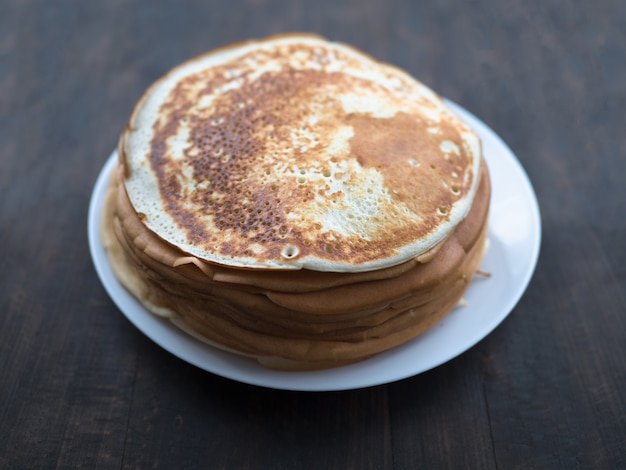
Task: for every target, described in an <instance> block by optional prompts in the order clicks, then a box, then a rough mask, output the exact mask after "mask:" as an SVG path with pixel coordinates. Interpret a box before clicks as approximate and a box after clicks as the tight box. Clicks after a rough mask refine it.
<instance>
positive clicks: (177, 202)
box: [102, 35, 490, 370]
mask: <svg viewBox="0 0 626 470" xmlns="http://www.w3.org/2000/svg"><path fill="white" fill-rule="evenodd" d="M118 151H119V155H120V162H121V164H120V166H119V167H118V168H117V169H116V172H115V175H114V177H113V179H112V182H111V188H110V191H109V195H108V197H107V201H106V204H105V213H104V218H103V226H102V229H103V240H104V243H105V246H106V248H107V250H108V253H109V258H110V260H111V265H112V267H113V269H114V272H115V273H116V275H117V277H118V278H119V279H120V281H121V282H122V284H124V285H125V286H126V287H127V288H128V289H129V290H130V291H131V293H133V294H134V295H135V296H136V297H137V298H138V299H139V300H140V301H141V302H142V303H143V304H144V305H145V306H146V307H147V308H148V310H150V311H152V312H153V313H155V314H158V315H161V316H164V317H166V318H169V319H170V320H171V321H173V322H174V323H175V324H176V325H177V326H179V327H180V328H182V329H183V330H185V331H187V332H188V333H190V334H192V335H193V336H196V337H198V338H200V339H202V340H203V341H206V342H207V343H209V344H211V345H214V346H217V347H220V348H222V349H225V350H228V351H232V352H236V353H239V354H243V355H247V356H250V357H254V358H256V359H257V360H258V361H259V362H260V363H261V364H263V365H265V366H267V367H273V368H279V369H287V370H292V369H297V370H300V369H319V368H326V367H334V366H338V365H342V364H348V363H351V362H355V361H360V360H363V359H366V358H368V357H371V356H372V355H374V354H377V353H379V352H382V351H384V350H387V349H389V348H391V347H394V346H396V345H399V344H402V343H403V342H406V341H408V340H410V339H412V338H414V337H416V336H417V335H419V334H420V333H422V332H423V331H425V330H426V329H428V328H429V327H430V326H432V325H433V324H434V323H435V322H437V321H438V320H439V319H440V318H442V317H443V316H444V315H445V314H446V313H447V312H448V311H449V310H450V309H452V308H453V307H454V306H455V305H456V303H457V302H458V300H459V298H460V297H461V295H462V294H463V292H464V291H465V289H466V288H467V286H468V284H469V282H470V280H471V278H472V276H473V275H474V273H475V272H476V269H477V267H478V263H479V262H480V260H481V258H482V255H483V251H484V246H485V239H486V233H487V215H488V209H489V197H490V184H489V175H488V172H487V168H486V167H485V164H484V161H483V159H482V157H481V148H480V142H479V140H478V138H477V137H476V135H475V134H474V133H473V132H472V131H471V130H470V129H469V128H468V127H467V126H466V125H465V124H464V123H463V122H462V121H461V120H460V119H459V118H458V117H457V116H456V115H455V114H454V113H452V112H451V111H450V110H448V108H447V107H446V106H445V105H444V103H443V102H442V101H441V100H440V99H439V98H438V97H437V96H436V95H435V94H434V93H433V92H432V91H430V90H429V89H428V88H426V87H425V86H424V85H422V84H421V83H419V82H417V81H416V80H414V79H413V78H411V77H410V76H408V75H407V74H405V73H404V72H402V71H400V70H399V69H396V68H394V67H391V66H389V65H384V64H381V63H378V62H375V61H374V60H372V59H371V58H369V57H368V56H366V55H364V54H362V53H361V52H359V51H356V50H355V49H353V48H350V47H348V46H345V45H340V44H336V43H331V42H328V41H325V40H323V39H321V38H318V37H314V36H308V35H290V36H281V37H273V38H269V39H266V40H262V41H256V42H247V43H242V44H237V45H234V46H230V47H227V48H223V49H220V50H217V51H213V52H211V53H208V54H206V55H203V56H200V57H198V58H195V59H193V60H191V61H189V62H187V63H185V64H183V65H181V66H179V67H177V68H176V69H174V70H173V71H172V72H170V73H169V74H167V75H166V76H165V77H164V78H162V79H160V80H159V81H157V82H156V83H155V85H153V86H152V87H151V88H150V89H149V90H148V91H147V92H146V93H145V94H144V96H143V97H142V98H141V100H140V101H139V103H138V104H137V106H136V108H135V110H134V112H133V114H132V116H131V119H130V122H129V125H128V127H127V129H126V130H125V132H124V133H123V135H122V136H121V138H120V145H119V147H118Z"/></svg>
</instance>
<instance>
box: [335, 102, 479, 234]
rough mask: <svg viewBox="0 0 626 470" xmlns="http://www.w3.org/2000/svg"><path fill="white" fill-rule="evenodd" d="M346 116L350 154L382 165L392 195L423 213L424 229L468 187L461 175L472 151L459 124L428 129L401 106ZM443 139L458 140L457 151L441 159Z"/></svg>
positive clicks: (364, 162) (363, 161)
mask: <svg viewBox="0 0 626 470" xmlns="http://www.w3.org/2000/svg"><path fill="white" fill-rule="evenodd" d="M347 122H348V123H349V124H351V125H352V126H353V128H354V136H353V137H352V139H351V140H350V145H351V151H352V155H353V156H354V157H356V159H357V160H358V161H359V163H361V165H363V166H364V167H375V168H377V169H378V170H380V172H381V173H382V174H383V175H384V177H385V183H386V185H387V187H389V188H393V189H394V191H395V192H394V197H395V198H396V199H397V200H398V201H400V202H403V203H405V204H406V205H407V206H408V207H409V208H410V209H411V210H412V211H413V212H415V213H417V214H421V215H422V216H423V217H424V219H425V223H424V225H423V232H424V233H428V232H429V231H430V230H431V229H432V228H433V227H434V226H436V225H437V224H438V223H439V220H440V218H441V215H442V214H446V213H448V212H449V211H450V209H451V207H452V204H453V203H454V202H456V201H458V200H459V199H460V198H461V197H463V196H465V194H466V193H467V191H468V190H469V187H468V186H467V185H464V183H463V175H464V172H465V168H466V167H467V166H468V165H470V157H469V156H468V155H467V152H466V150H465V149H464V148H463V146H462V144H461V142H462V140H461V135H460V133H459V131H458V129H457V128H456V127H454V126H452V125H450V123H446V122H440V123H438V124H437V127H438V128H439V132H438V133H437V134H432V133H430V132H428V125H427V123H426V122H425V121H424V120H423V119H421V118H419V117H416V116H411V115H409V114H406V113H403V112H399V113H397V114H396V115H394V116H393V117H390V118H375V117H371V116H368V115H363V114H351V115H349V116H348V117H347ZM443 140H449V141H451V142H454V143H456V144H457V146H458V147H459V150H460V152H459V153H460V155H456V154H451V155H449V156H448V158H447V159H442V157H441V150H440V148H439V145H440V142H442V141H443ZM409 161H410V162H413V163H412V164H411V163H410V162H409ZM407 163H409V164H407ZM407 174H409V175H410V176H409V177H407ZM453 175H456V176H453ZM451 188H456V190H455V191H452V190H451Z"/></svg>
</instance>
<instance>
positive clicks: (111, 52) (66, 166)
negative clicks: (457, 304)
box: [0, 0, 626, 469]
mask: <svg viewBox="0 0 626 470" xmlns="http://www.w3.org/2000/svg"><path fill="white" fill-rule="evenodd" d="M157 3H158V4H159V5H158V6H157ZM293 30H300V31H312V32H317V33H321V34H323V35H325V36H327V37H329V38H332V39H336V40H341V41H345V42H348V43H351V44H353V45H355V46H357V47H359V48H361V49H363V50H365V51H367V52H368V53H370V54H371V55H373V56H375V57H377V58H379V59H381V60H384V61H388V62H391V63H393V64H396V65H398V66H400V67H403V68H405V69H407V70H408V71H409V72H410V73H412V74H413V75H415V76H417V77H419V78H420V79H421V80H422V81H424V82H425V83H427V84H428V85H430V86H431V87H433V88H434V89H436V90H437V91H439V92H440V93H441V94H443V95H445V96H447V97H449V98H451V99H453V100H454V101H456V102H458V103H460V104H461V105H463V106H464V107H466V108H468V109H470V110H471V111H472V112H473V113H475V114H476V115H477V116H479V117H480V118H482V119H483V120H484V121H485V122H486V123H487V124H489V125H490V126H491V127H493V129H495V130H496V132H498V133H499V134H500V135H501V136H502V137H503V139H504V140H505V141H506V142H507V143H508V144H509V145H510V147H511V148H512V149H513V151H514V152H515V153H516V155H517V156H518V158H519V160H520V161H521V163H522V164H523V166H524V167H525V169H526V171H527V173H528V175H529V177H530V179H531V181H532V182H533V185H534V188H535V190H536V193H537V197H538V200H539V203H540V207H541V212H542V223H543V241H542V251H541V257H540V260H539V264H538V266H537V269H536V272H535V276H534V278H533V280H532V282H531V284H530V286H529V288H528V290H527V292H526V294H525V295H524V297H523V298H522V300H521V301H520V302H519V304H518V305H517V307H516V308H515V309H514V310H513V312H512V314H511V315H510V316H509V317H508V318H507V319H506V321H505V322H504V323H503V324H502V325H501V326H500V327H499V328H498V329H496V330H495V331H494V332H493V333H492V334H490V335H489V336H488V337H487V338H485V339H484V340H483V341H481V342H480V343H479V344H478V345H476V346H475V347H473V348H472V349H470V350H469V351H467V352H466V353H465V354H463V355H461V356H459V357H457V358H455V359H454V360H452V361H450V362H448V363H446V364H444V365H442V366H440V367H438V368H436V369H434V370H431V371H429V372H426V373H423V374H421V375H419V376H416V377H412V378H409V379H405V380H402V381H400V382H396V383H392V384H388V385H381V386H377V387H371V388H366V389H361V390H354V391H344V392H322V393H305V392H288V391H279V390H271V389H264V388H260V387H255V386H251V385H245V384H241V383H237V382H234V381H231V380H228V379H224V378H220V377H218V376H215V375H212V374H210V373H208V372H205V371H203V370H200V369H198V368H196V367H194V366H191V365H189V364H187V363H186V362H183V361H182V360H180V359H178V358H176V357H174V356H172V355H170V354H169V353H167V352H165V351H164V350H163V349H161V348H160V347H159V346H158V345H156V344H154V343H153V342H151V341H150V340H149V339H148V338H147V337H145V336H144V335H143V334H142V333H141V332H140V331H138V330H137V329H136V328H135V327H133V326H132V324H131V323H130V322H129V321H128V320H127V319H126V318H125V317H124V316H123V315H122V314H121V313H120V311H119V310H118V309H117V308H116V307H115V306H114V304H113V303H112V301H111V300H110V299H109V297H108V296H107V294H106V293H105V291H104V289H103V287H102V285H101V283H100V281H99V280H98V278H97V276H96V273H95V271H94V267H93V264H92V261H91V259H90V256H89V251H88V245H87V237H86V220H87V208H88V202H89V197H90V193H91V190H92V187H93V185H94V182H95V179H96V177H97V175H98V173H99V171H100V169H101V167H102V165H103V164H104V162H105V160H106V159H107V157H108V155H109V154H110V152H111V151H112V149H113V148H114V146H115V145H116V139H117V136H118V134H119V133H120V131H121V130H122V128H123V126H124V125H125V123H126V120H127V118H128V115H129V113H130V110H131V108H132V106H133V104H134V102H135V101H136V100H137V99H138V97H139V96H140V94H141V92H142V91H143V90H144V88H146V87H147V86H148V85H149V84H150V83H151V82H152V81H153V80H155V79H156V78H157V77H159V76H160V75H161V74H162V73H164V72H165V71H167V70H168V69H169V68H170V67H172V66H173V65H175V64H177V63H179V62H180V61H182V60H184V59H186V58H189V57H191V56H193V55H195V54H198V53H200V52H203V51H205V50H208V49H211V48H213V47H216V46H219V45H222V44H225V43H229V42H232V41H237V40H242V39H247V38H252V37H263V36H266V35H268V34H273V33H279V32H284V31H293ZM625 109H626V7H625V6H624V4H623V2H621V1H619V0H615V1H610V0H587V1H578V2H572V1H567V0H562V1H559V0H549V1H542V2H540V1H537V2H529V1H519V0H512V1H504V2H503V1H497V0H491V1H489V0H478V1H472V2H461V1H458V2H456V1H451V0H440V1H438V2H417V1H415V2H414V1H411V0H376V1H356V0H353V1H349V2H341V1H339V0H318V1H317V2H304V1H290V0H284V1H270V0H247V1H246V0H227V1H209V2H206V1H187V2H176V1H162V2H148V1H145V2H140V1H131V0H129V1H123V0H108V1H98V2H87V1H82V2H79V1H76V2H71V1H62V0H58V1H44V0H31V1H17V0H14V1H11V0H8V1H6V0H5V1H4V2H2V4H1V6H0V254H1V256H0V268H1V269H0V467H2V468H74V467H82V468H90V469H91V468H152V467H159V468H237V469H238V468H262V469H263V468H272V469H273V468H276V469H278V468H280V469H283V468H312V469H322V468H337V469H345V468H357V469H361V468H374V469H378V468H399V469H400V468H407V469H408V468H411V469H412V468H426V469H439V468H477V469H486V468H499V469H510V468H523V469H527V468H545V469H554V468H564V469H572V468H585V469H587V468H594V469H595V468H610V469H620V468H626V398H625V397H626V293H625V292H626V137H625V133H626V118H625V116H626V113H625Z"/></svg>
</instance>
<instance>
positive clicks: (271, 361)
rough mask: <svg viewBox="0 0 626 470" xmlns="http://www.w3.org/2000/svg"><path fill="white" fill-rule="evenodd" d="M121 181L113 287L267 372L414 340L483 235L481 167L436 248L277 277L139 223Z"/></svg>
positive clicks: (113, 210) (447, 297) (107, 214)
mask: <svg viewBox="0 0 626 470" xmlns="http://www.w3.org/2000/svg"><path fill="white" fill-rule="evenodd" d="M122 178H123V177H122V171H121V170H120V168H119V167H118V168H117V169H116V173H115V175H114V177H113V178H112V181H111V186H110V189H109V192H108V194H107V198H106V202H105V210H104V214H103V224H102V239H103V242H104V245H105V248H106V249H107V252H108V256H109V260H110V262H111V266H112V268H113V271H114V273H115V275H116V276H117V277H118V279H119V280H120V282H121V283H122V284H123V285H124V286H125V287H126V288H127V289H128V290H129V291H130V292H131V293H132V294H133V295H134V296H135V297H137V298H138V299H139V300H140V301H141V302H142V303H143V305H144V306H145V307H146V308H147V309H148V310H149V311H151V312H153V313H155V314H157V315H160V316H163V317H166V318H169V319H170V320H171V321H172V322H173V323H174V324H175V325H177V326H178V327H180V328H181V329H183V330H184V331H186V332H188V333H189V334H190V335H193V336H195V337H197V338H199V339H201V340H203V341H205V342H207V343H209V344H211V345H212V346H215V347H218V348H221V349H225V350H227V351H231V352H235V353H238V354H243V355H246V356H250V357H254V358H256V359H257V360H258V361H259V363H261V364H262V365H264V366H266V367H269V368H274V369H282V370H312V369H323V368H330V367H336V366H339V365H344V364H349V363H353V362H357V361H360V360H363V359H366V358H368V357H371V356H373V355H375V354H377V353H380V352H382V351H385V350H387V349H390V348H392V347H394V346H397V345H399V344H402V343H404V342H406V341H408V340H410V339H413V338H415V337H416V336H418V335H419V334H421V333H423V332H424V331H426V330H427V329H428V328H430V327H431V326H433V325H434V324H435V323H436V322H438V321H439V320H440V319H441V318H442V317H443V316H444V315H445V314H446V313H448V312H449V311H450V310H451V309H452V308H453V307H454V306H455V305H456V304H457V303H458V301H459V299H460V298H461V296H462V295H463V293H464V292H465V290H466V289H467V286H468V285H469V282H470V280H471V279H472V277H473V276H474V274H475V272H476V270H477V269H478V264H479V263H480V260H481V259H482V256H483V252H484V247H485V240H486V237H487V214H488V209H489V197H490V185H489V176H488V173H487V169H486V167H485V165H484V162H483V171H482V174H481V181H480V187H479V190H478V193H477V194H476V197H475V200H474V203H473V206H472V209H471V210H470V213H469V214H468V215H467V217H466V218H465V219H464V220H463V221H462V222H461V223H460V224H459V226H458V227H457V228H456V230H455V231H454V232H453V233H452V234H451V235H450V236H449V237H448V238H447V239H446V240H445V241H444V242H442V243H440V244H439V245H438V246H437V247H435V248H434V249H433V250H431V251H430V252H429V253H427V254H425V255H422V256H420V257H418V258H416V259H414V260H411V261H409V262H406V263H404V264H402V265H399V266H395V267H392V268H386V269H381V270H379V271H373V272H364V273H324V272H312V271H306V270H303V271H296V272H293V271H290V272H288V273H285V272H284V271H272V270H267V271H265V270H258V269H255V270H245V269H239V268H229V267H224V266H218V265H215V264H212V263H208V262H205V261H202V260H200V259H198V258H195V257H193V256H190V255H189V254H187V253H184V252H182V251H181V250H180V249H178V248H176V247H173V246H171V245H169V244H168V243H166V242H164V241H163V240H162V239H160V238H159V237H157V236H156V235H155V234H154V233H152V232H151V231H150V230H149V229H148V228H146V227H145V226H144V225H143V223H142V222H141V220H140V218H139V216H138V215H137V214H136V213H135V211H134V210H133V208H132V206H131V204H130V202H129V200H128V197H127V195H126V192H125V190H124V186H123V184H122Z"/></svg>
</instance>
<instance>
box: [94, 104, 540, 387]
mask: <svg viewBox="0 0 626 470" xmlns="http://www.w3.org/2000/svg"><path fill="white" fill-rule="evenodd" d="M449 104H450V105H451V106H452V107H453V108H454V109H455V110H457V112H458V113H459V114H460V115H461V116H462V117H463V118H464V119H465V120H466V122H468V123H469V124H470V125H471V126H472V127H473V128H474V129H475V131H476V132H478V134H479V135H480V136H481V138H482V140H483V150H484V155H485V159H486V160H487V164H488V166H489V171H490V173H491V181H492V202H491V213H490V217H489V241H490V244H489V249H488V251H487V254H486V255H485V258H484V259H483V261H482V264H481V269H482V270H484V271H488V272H490V273H491V274H492V275H491V276H490V277H480V276H477V277H476V278H475V279H474V280H473V281H472V283H471V285H470V287H469V289H468V290H467V292H466V294H465V296H464V298H465V300H466V301H467V305H466V306H464V307H456V308H455V309H454V310H453V311H452V312H450V313H449V314H448V315H447V316H446V317H445V318H444V319H443V320H442V321H441V322H439V323H438V324H437V325H435V326H434V327H433V328H432V329H431V330H429V331H427V332H426V333H424V334H423V335H421V336H420V337H418V338H416V339H415V340H413V341H410V342H408V343H406V344H404V345H402V346H399V347H396V348H394V349H392V350H390V351H387V352H384V353H382V354H379V355H378V356H375V357H373V358H371V359H368V360H366V361H363V362H360V363H358V364H353V365H350V366H345V367H339V368H336V369H330V370H323V371H314V372H280V371H272V370H268V369H265V368H263V367H261V366H260V365H258V364H257V362H256V361H254V360H252V359H247V358H244V357H240V356H237V355H234V354H230V353H226V352H223V351H220V350H218V349H215V348H212V347H210V346H208V345H206V344H204V343H202V342H200V341H198V340H196V339H194V338H192V337H190V336H189V335H187V334H185V333H183V332H182V331H181V330H179V329H178V328H176V327H174V326H173V325H172V324H170V323H169V322H168V321H165V320H162V319H160V318H158V317H156V316H154V315H153V314H151V313H150V312H148V311H147V310H146V309H145V308H143V306H142V305H141V304H140V303H139V302H138V301H137V300H136V299H135V298H134V297H133V296H131V295H130V294H129V293H128V292H127V291H126V290H125V289H124V288H123V287H122V286H121V285H120V284H119V282H118V281H117V279H116V278H115V277H114V275H113V273H112V271H111V267H110V265H109V262H108V259H107V256H106V253H105V251H104V248H103V247H102V243H101V240H100V231H99V228H100V217H101V212H102V205H103V201H104V196H105V193H106V188H107V184H108V180H109V175H110V173H111V171H112V169H113V167H114V165H115V161H116V158H117V152H113V154H112V155H111V157H110V158H109V160H108V161H107V163H106V164H105V166H104V168H103V169H102V172H101V173H100V175H99V177H98V180H97V182H96V185H95V187H94V190H93V194H92V197H91V203H90V206H89V220H88V236H89V247H90V250H91V256H92V258H93V262H94V264H95V267H96V271H97V272H98V275H99V276H100V279H101V281H102V283H103V284H104V287H105V288H106V290H107V292H108V293H109V295H110V296H111V298H112V299H113V301H114V302H115V304H116V305H117V306H118V307H119V309H120V310H121V311H122V313H123V314H124V315H125V316H126V317H127V318H128V319H129V320H130V321H131V322H132V323H133V324H134V325H135V326H136V327H137V328H139V330H141V331H142V332H143V333H144V334H145V335H147V336H148V337H149V338H150V339H152V340H153V341H154V342H155V343H157V344H158V345H160V346H161V347H163V348H164V349H166V350H167V351H169V352H170V353H172V354H174V355H175V356H178V357H179V358H180V359H183V360H184V361H187V362H189V363H191V364H193V365H195V366H197V367H200V368H201V369H204V370H206V371H209V372H212V373H214V374H217V375H220V376H223V377H228V378H230V379H233V380H237V381H240V382H245V383H248V384H254V385H259V386H263V387H271V388H277V389H284V390H308V391H328V390H347V389H355V388H362V387H368V386H373V385H379V384H384V383H389V382H393V381H396V380H400V379H403V378H406V377H411V376H413V375H416V374H419V373H422V372H425V371H427V370H429V369H432V368H433V367H436V366H439V365H441V364H443V363H445V362H447V361H449V360H450V359H452V358H454V357H456V356H458V355H459V354H461V353H463V352H465V351H466V350H468V349H469V348H471V347H472V346H473V345H475V344H476V343H478V342H479V341H480V340H481V339H483V338H484V337H485V336H487V335H488V334H489V333H490V332H491V331H493V330H494V328H496V326H498V324H500V322H501V321H502V320H504V318H505V317H506V316H507V315H508V314H509V313H510V312H511V310H512V309H513V307H515V305H516V304H517V302H518V300H519V299H520V297H521V296H522V294H523V292H524V290H525V289H526V287H527V285H528V283H529V281H530V278H531V276H532V274H533V271H534V268H535V265H536V263H537V258H538V256H539V245H540V240H541V223H540V216H539V207H538V204H537V200H536V197H535V194H534V192H533V189H532V186H531V184H530V181H529V180H528V177H527V176H526V173H525V172H524V170H523V168H522V166H521V165H520V163H519V162H518V160H517V159H516V158H515V155H513V153H512V152H511V150H510V149H509V148H508V147H507V146H506V144H505V143H504V142H503V141H502V140H501V139H500V138H499V137H498V136H497V135H496V134H495V133H494V132H493V131H492V130H491V129H490V128H489V127H487V126H486V125H485V124H484V123H483V122H481V121H480V120H479V119H477V118H476V117H475V116H473V115H472V114H470V113H469V112H468V111H466V110H464V109H463V108H461V107H459V106H458V105H455V104H453V103H449Z"/></svg>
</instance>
